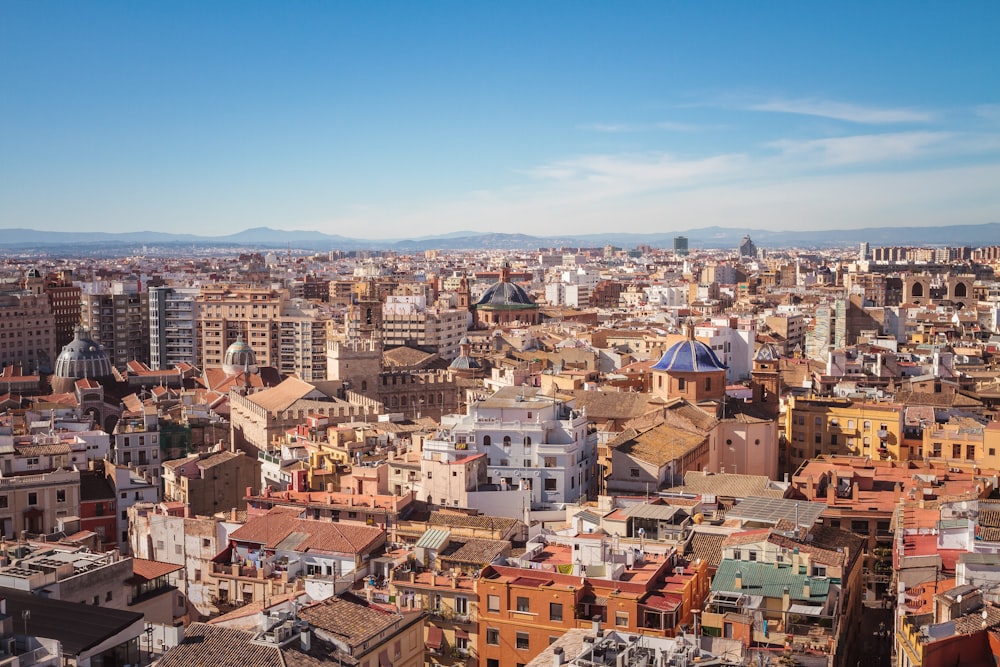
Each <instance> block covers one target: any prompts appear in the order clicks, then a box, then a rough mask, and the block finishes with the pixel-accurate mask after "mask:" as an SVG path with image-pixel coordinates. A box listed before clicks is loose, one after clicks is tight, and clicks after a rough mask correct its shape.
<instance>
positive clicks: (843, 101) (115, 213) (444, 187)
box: [0, 0, 1000, 238]
mask: <svg viewBox="0 0 1000 667" xmlns="http://www.w3.org/2000/svg"><path fill="white" fill-rule="evenodd" d="M998 25H1000V3H997V2H981V3H977V2H958V3H955V2H942V3H933V2H919V3H895V2H883V3H871V2H836V3H809V2H776V1H775V2H761V3H751V2H686V3H680V2H665V1H664V2H648V3H646V2H627V3H622V2H615V3H611V2H605V3H598V2H586V1H579V0H576V1H573V2H538V1H537V0H535V1H532V2H513V1H511V2H507V1H505V2H432V1H427V2H421V1H418V0H412V1H409V2H320V1H301V2H253V1H246V2H231V3H230V2H207V1H196V2H183V1H179V2H128V3H115V2H111V1H110V0H109V1H101V2H88V1H85V0H82V1H74V2H69V1H68V0H67V1H64V2H41V1H38V0H25V1H22V0H8V1H7V2H3V3H0V228H10V227H32V228H36V229H46V230H68V229H74V230H79V229H87V230H102V231H126V230H139V229H150V230H158V231H165V230H172V231H178V232H191V233H199V234H212V235H215V234H226V233H231V232H235V231H239V230H241V229H245V228H249V227H256V226H269V227H274V228H281V229H316V230H320V231H324V232H328V233H338V234H344V235H347V236H356V237H366V238H396V237H405V236H417V235H429V234H435V233H446V232H453V231H457V230H479V231H494V230H499V231H511V232H524V233H534V234H546V233H549V234H562V233H570V232H577V233H587V232H602V231H607V230H609V229H620V230H622V231H628V232H672V231H683V230H686V229H694V228H700V227H706V226H709V225H722V226H727V227H746V228H766V229H784V228H804V227H812V228H816V229H830V228H837V227H845V228H846V227H865V226H876V225H878V226H882V225H885V226H894V225H945V224H959V223H973V224H974V223H980V222H991V221H1000V187H998V184H1000V67H998V65H1000V41H998V40H997V39H996V38H995V34H994V33H995V29H996V26H998Z"/></svg>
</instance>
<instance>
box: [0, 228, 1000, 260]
mask: <svg viewBox="0 0 1000 667" xmlns="http://www.w3.org/2000/svg"><path fill="white" fill-rule="evenodd" d="M679 235H683V236H686V237H687V238H688V245H689V247H690V248H692V249H698V248H703V249H710V248H735V247H736V246H737V244H738V243H739V242H740V240H741V239H742V238H743V237H744V236H745V235H749V236H750V238H752V239H753V241H754V243H756V244H757V246H758V247H761V248H769V247H771V248H789V247H797V248H816V249H820V248H834V247H846V246H853V245H856V244H858V243H861V242H862V241H867V242H868V243H870V244H871V245H872V246H880V245H950V246H964V245H968V246H985V245H1000V223H996V222H991V223H985V224H980V225H953V226H945V227H870V228H866V229H829V230H821V231H807V230H790V231H781V232H775V231H768V230H764V229H742V228H736V227H704V228H701V229H691V230H687V231H683V232H664V233H658V234H627V233H626V234H616V233H613V232H607V233H603V234H566V235H558V236H531V235H527V234H495V233H488V232H475V231H461V232H450V233H448V234H441V235H438V236H421V237H415V238H412V239H359V238H351V237H347V236H342V235H339V234H325V233H323V232H317V231H301V230H281V229H271V228H269V227H255V228H253V229H247V230H244V231H242V232H238V233H236V234H229V235H226V236H199V235H195V234H170V233H165V232H126V233H110V232H45V231H38V230H34V229H0V248H7V249H9V250H20V251H27V250H33V249H39V250H41V249H46V250H51V251H61V252H67V253H68V252H70V251H72V250H74V249H75V250H76V251H77V252H82V253H88V254H89V253H92V252H94V251H98V250H99V251H103V252H121V251H122V250H127V249H138V248H140V247H141V246H143V245H145V246H158V247H162V246H179V247H178V248H177V250H178V251H179V250H180V247H181V246H188V247H191V246H194V247H199V248H209V247H246V248H257V249H285V248H288V247H289V246H291V247H292V248H293V249H296V250H397V251H409V252H412V251H422V250H534V249H537V248H552V247H586V248H592V247H601V246H605V245H613V246H618V247H620V248H634V247H636V246H637V245H649V246H653V247H655V248H670V247H673V241H674V237H675V236H679Z"/></svg>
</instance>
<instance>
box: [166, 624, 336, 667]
mask: <svg viewBox="0 0 1000 667" xmlns="http://www.w3.org/2000/svg"><path fill="white" fill-rule="evenodd" d="M254 637H255V634H254V633H253V632H247V631H246V630H236V629H232V628H224V627H218V626H213V625H208V624H207V623H192V624H191V625H190V626H189V627H188V628H187V630H185V632H184V641H182V642H181V643H180V644H179V645H178V646H176V647H175V648H173V649H171V650H170V651H168V652H167V653H166V655H164V656H163V658H162V659H160V661H159V662H157V663H156V664H157V665H158V667H192V665H211V666H212V667H314V666H317V665H334V664H355V662H354V661H353V660H351V659H350V658H347V659H346V660H345V661H344V662H343V663H341V661H340V660H338V657H340V658H345V657H346V656H344V655H343V654H342V653H340V652H339V651H337V649H336V647H335V646H334V645H332V644H329V643H327V642H325V641H323V640H321V639H320V638H318V637H316V636H313V638H312V647H311V650H310V651H309V652H308V653H306V652H303V651H302V648H301V646H300V644H299V641H298V639H293V640H292V641H291V642H289V643H288V644H285V645H284V646H278V645H277V644H267V643H264V642H259V641H256V642H255V641H254Z"/></svg>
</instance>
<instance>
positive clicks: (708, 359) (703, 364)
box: [653, 339, 726, 373]
mask: <svg viewBox="0 0 1000 667" xmlns="http://www.w3.org/2000/svg"><path fill="white" fill-rule="evenodd" d="M653 370H654V371H667V372H677V373H708V372H711V371H724V370H726V365H725V364H724V363H722V362H721V361H719V358H718V357H717V356H715V352H713V351H712V348H710V347H709V346H708V345H705V344H704V343H702V342H701V341H699V340H691V339H688V340H682V341H681V342H679V343H677V344H675V345H672V346H671V347H670V349H669V350H667V353H666V354H664V355H663V357H661V358H660V360H659V361H657V362H656V364H655V365H654V366H653Z"/></svg>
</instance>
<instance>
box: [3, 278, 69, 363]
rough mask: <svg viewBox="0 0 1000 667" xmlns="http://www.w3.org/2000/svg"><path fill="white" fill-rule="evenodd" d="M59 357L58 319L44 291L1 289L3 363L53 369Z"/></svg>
mask: <svg viewBox="0 0 1000 667" xmlns="http://www.w3.org/2000/svg"><path fill="white" fill-rule="evenodd" d="M55 361H56V321H55V316H54V315H53V314H52V306H51V305H50V303H49V299H48V297H47V296H46V295H44V294H40V293H39V294H33V293H31V292H27V291H23V290H11V291H2V292H0V367H4V366H20V367H21V369H22V370H23V372H25V373H38V372H40V371H46V372H51V370H52V368H53V365H54V364H55Z"/></svg>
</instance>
